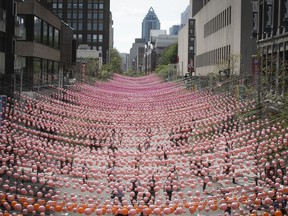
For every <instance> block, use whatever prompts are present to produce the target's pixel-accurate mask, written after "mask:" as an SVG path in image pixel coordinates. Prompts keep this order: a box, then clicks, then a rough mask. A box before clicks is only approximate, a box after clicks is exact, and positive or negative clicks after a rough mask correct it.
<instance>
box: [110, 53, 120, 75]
mask: <svg viewBox="0 0 288 216" xmlns="http://www.w3.org/2000/svg"><path fill="white" fill-rule="evenodd" d="M109 65H110V68H109V69H110V70H112V72H116V73H122V72H123V71H122V58H121V56H120V53H119V52H118V50H117V49H115V48H114V49H112V50H111V53H110V63H109Z"/></svg>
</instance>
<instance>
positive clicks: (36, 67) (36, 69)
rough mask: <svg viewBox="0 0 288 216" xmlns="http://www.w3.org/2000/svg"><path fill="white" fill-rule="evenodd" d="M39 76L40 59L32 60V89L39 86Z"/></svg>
mask: <svg viewBox="0 0 288 216" xmlns="http://www.w3.org/2000/svg"><path fill="white" fill-rule="evenodd" d="M40 75H41V59H40V58H34V59H33V87H34V88H37V87H38V86H39V85H40Z"/></svg>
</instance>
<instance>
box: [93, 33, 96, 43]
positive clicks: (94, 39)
mask: <svg viewBox="0 0 288 216" xmlns="http://www.w3.org/2000/svg"><path fill="white" fill-rule="evenodd" d="M93 42H97V35H96V34H94V35H93Z"/></svg>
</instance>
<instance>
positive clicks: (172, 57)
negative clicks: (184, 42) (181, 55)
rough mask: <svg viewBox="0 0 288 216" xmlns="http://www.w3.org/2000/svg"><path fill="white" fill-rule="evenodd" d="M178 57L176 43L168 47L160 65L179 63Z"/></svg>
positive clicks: (162, 55) (160, 60)
mask: <svg viewBox="0 0 288 216" xmlns="http://www.w3.org/2000/svg"><path fill="white" fill-rule="evenodd" d="M177 56H178V43H174V44H172V45H170V46H169V47H167V48H166V49H165V50H164V52H163V53H162V54H161V57H160V59H159V64H160V65H168V64H175V63H177Z"/></svg>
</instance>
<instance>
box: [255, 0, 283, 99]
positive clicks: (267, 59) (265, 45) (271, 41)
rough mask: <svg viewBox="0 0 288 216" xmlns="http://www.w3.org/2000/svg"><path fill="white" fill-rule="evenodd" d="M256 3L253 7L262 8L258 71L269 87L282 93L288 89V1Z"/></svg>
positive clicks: (260, 12) (278, 93) (258, 36)
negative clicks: (259, 65)
mask: <svg viewBox="0 0 288 216" xmlns="http://www.w3.org/2000/svg"><path fill="white" fill-rule="evenodd" d="M257 3H258V2H255V4H254V5H255V6H254V7H255V9H254V10H255V11H256V10H257V9H259V16H258V17H259V19H258V34H257V45H258V49H259V55H260V58H261V68H260V71H259V72H261V76H262V78H263V80H266V83H267V84H268V85H267V86H266V90H267V91H269V92H270V93H272V94H276V95H281V94H283V93H285V92H287V91H288V72H287V71H288V67H287V65H288V1H287V0H279V1H276V0H260V1H259V5H258V4H257ZM257 6H259V7H257ZM255 22H257V20H256V21H255ZM263 85H265V84H264V83H263ZM263 87H264V86H263Z"/></svg>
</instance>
